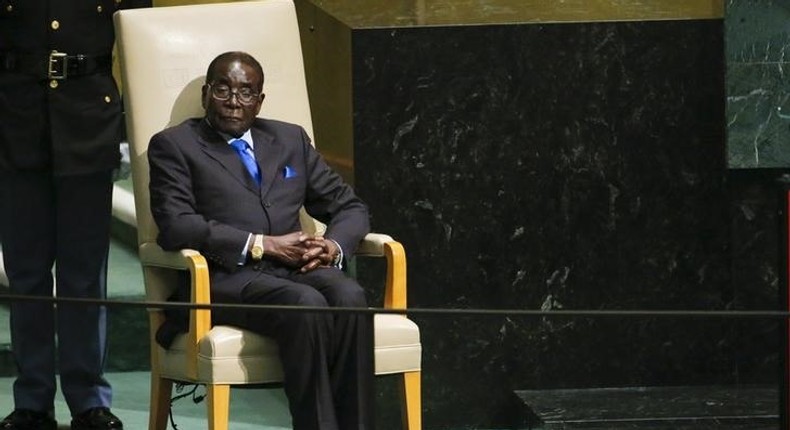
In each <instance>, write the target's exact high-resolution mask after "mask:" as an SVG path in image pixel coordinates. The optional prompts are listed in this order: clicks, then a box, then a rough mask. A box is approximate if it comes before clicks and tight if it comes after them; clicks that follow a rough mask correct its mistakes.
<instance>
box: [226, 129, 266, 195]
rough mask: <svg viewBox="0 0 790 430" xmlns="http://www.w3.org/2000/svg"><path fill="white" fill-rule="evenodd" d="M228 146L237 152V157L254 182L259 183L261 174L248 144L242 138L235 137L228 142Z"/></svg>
mask: <svg viewBox="0 0 790 430" xmlns="http://www.w3.org/2000/svg"><path fill="white" fill-rule="evenodd" d="M230 146H232V147H233V149H235V150H236V152H237V153H238V154H239V158H241V162H242V163H243V164H244V167H246V168H247V172H249V174H250V176H252V178H253V179H255V182H256V183H258V184H260V183H261V174H260V171H259V170H258V163H256V162H255V155H253V154H252V151H250V145H249V144H248V143H247V142H246V141H245V140H244V139H235V140H233V141H231V142H230Z"/></svg>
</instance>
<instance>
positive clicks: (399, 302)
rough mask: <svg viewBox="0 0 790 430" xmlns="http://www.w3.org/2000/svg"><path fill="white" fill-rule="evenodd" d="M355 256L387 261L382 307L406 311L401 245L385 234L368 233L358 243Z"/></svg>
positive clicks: (404, 266)
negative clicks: (381, 258) (382, 258)
mask: <svg viewBox="0 0 790 430" xmlns="http://www.w3.org/2000/svg"><path fill="white" fill-rule="evenodd" d="M356 255H359V256H363V257H385V258H386V259H387V279H386V284H385V286H384V307H385V308H387V309H406V306H407V300H406V299H407V295H406V251H405V250H404V249H403V245H401V243H400V242H397V241H396V240H394V239H392V237H390V236H387V235H386V234H378V233H370V234H368V235H367V236H365V238H364V239H363V240H362V242H361V243H360V245H359V247H358V248H357V252H356Z"/></svg>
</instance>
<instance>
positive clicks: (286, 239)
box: [263, 231, 321, 271]
mask: <svg viewBox="0 0 790 430" xmlns="http://www.w3.org/2000/svg"><path fill="white" fill-rule="evenodd" d="M315 239H316V238H315V236H311V235H308V234H304V233H302V232H301V231H295V232H293V233H288V234H286V235H283V236H264V237H263V248H264V249H265V250H266V251H265V252H264V254H263V258H271V259H273V260H276V261H279V262H280V263H282V264H284V265H286V266H288V267H292V268H294V269H302V271H310V270H313V269H315V268H316V267H318V266H320V265H321V261H320V260H319V259H317V258H310V259H308V260H305V255H311V253H316V251H320V249H318V250H316V249H314V248H316V245H315ZM314 260H315V261H314Z"/></svg>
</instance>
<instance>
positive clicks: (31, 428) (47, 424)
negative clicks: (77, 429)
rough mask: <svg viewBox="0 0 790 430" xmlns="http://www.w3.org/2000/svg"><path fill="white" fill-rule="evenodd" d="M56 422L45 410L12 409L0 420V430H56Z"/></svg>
mask: <svg viewBox="0 0 790 430" xmlns="http://www.w3.org/2000/svg"><path fill="white" fill-rule="evenodd" d="M57 428H58V423H57V422H56V421H55V419H54V418H52V417H51V416H50V415H49V414H48V413H46V412H37V411H31V410H30V409H14V412H11V414H10V415H8V416H7V417H5V418H4V419H3V421H0V430H56V429H57Z"/></svg>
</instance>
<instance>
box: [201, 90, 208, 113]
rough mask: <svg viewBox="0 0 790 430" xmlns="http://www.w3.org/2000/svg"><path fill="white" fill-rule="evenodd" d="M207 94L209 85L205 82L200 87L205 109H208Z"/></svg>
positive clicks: (202, 103) (202, 104)
mask: <svg viewBox="0 0 790 430" xmlns="http://www.w3.org/2000/svg"><path fill="white" fill-rule="evenodd" d="M206 94H208V85H207V84H203V86H202V87H200V106H202V107H203V110H206Z"/></svg>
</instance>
